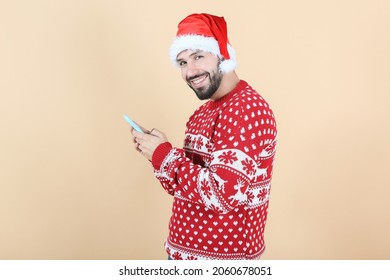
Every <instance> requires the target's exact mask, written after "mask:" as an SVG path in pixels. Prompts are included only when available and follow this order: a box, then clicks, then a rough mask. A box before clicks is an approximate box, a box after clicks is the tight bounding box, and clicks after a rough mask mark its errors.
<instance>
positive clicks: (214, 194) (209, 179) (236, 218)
mask: <svg viewBox="0 0 390 280" xmlns="http://www.w3.org/2000/svg"><path fill="white" fill-rule="evenodd" d="M276 135H277V130H276V123H275V118H274V115H273V112H272V110H271V109H270V108H269V105H268V103H267V102H266V101H265V100H264V99H263V98H262V97H261V96H260V95H259V94H258V93H257V92H256V91H255V90H254V89H253V88H252V87H250V86H249V85H248V84H247V83H246V82H245V81H242V80H241V81H240V82H239V83H238V85H237V86H236V88H235V89H234V90H233V91H232V92H230V93H228V94H227V95H225V96H224V97H222V98H221V99H219V100H216V101H212V100H210V101H208V102H206V103H205V104H203V105H202V106H201V107H200V108H198V109H197V110H196V111H195V112H194V114H193V115H192V116H191V117H190V119H189V121H188V122H187V129H186V133H185V140H184V148H183V149H179V148H173V147H172V146H171V145H170V144H169V143H165V144H162V145H160V146H159V147H158V148H157V150H156V152H157V153H156V152H155V153H156V154H160V155H163V156H162V157H161V160H160V161H159V160H156V158H157V156H156V157H155V155H153V160H152V163H153V165H154V168H155V170H154V172H155V175H156V177H157V179H158V180H159V181H160V183H161V185H162V186H163V188H164V189H165V190H166V191H167V192H168V193H169V194H171V195H173V196H174V201H173V207H172V216H171V219H170V223H169V236H168V238H167V241H166V242H165V248H166V251H167V253H168V254H169V255H170V256H171V257H172V258H173V259H175V260H179V259H222V260H223V259H256V258H259V257H260V255H261V254H262V253H263V251H264V249H265V244H264V228H265V224H266V220H267V209H268V201H269V194H270V188H271V178H272V168H273V161H274V155H275V146H276Z"/></svg>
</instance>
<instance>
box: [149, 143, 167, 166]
mask: <svg viewBox="0 0 390 280" xmlns="http://www.w3.org/2000/svg"><path fill="white" fill-rule="evenodd" d="M171 149H172V144H171V143H169V142H165V143H162V144H160V145H158V146H157V148H156V150H154V152H153V155H152V164H153V167H154V168H155V169H157V170H158V169H160V167H161V164H162V162H163V161H164V159H165V158H166V156H167V155H168V154H169V152H170V151H171Z"/></svg>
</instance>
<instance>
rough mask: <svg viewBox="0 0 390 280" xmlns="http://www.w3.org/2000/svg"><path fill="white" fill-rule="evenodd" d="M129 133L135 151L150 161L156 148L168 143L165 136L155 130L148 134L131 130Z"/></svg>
mask: <svg viewBox="0 0 390 280" xmlns="http://www.w3.org/2000/svg"><path fill="white" fill-rule="evenodd" d="M131 133H132V135H133V137H134V139H133V141H134V143H135V149H136V150H137V151H138V152H140V153H141V154H142V155H143V156H144V157H145V158H147V159H148V160H150V161H151V160H152V156H153V153H154V151H155V150H156V148H157V147H158V146H159V145H160V144H162V143H165V142H168V139H167V137H166V136H165V134H164V133H163V132H161V131H159V130H157V129H155V128H153V129H152V130H151V131H150V132H149V133H140V132H138V131H136V130H134V129H132V130H131Z"/></svg>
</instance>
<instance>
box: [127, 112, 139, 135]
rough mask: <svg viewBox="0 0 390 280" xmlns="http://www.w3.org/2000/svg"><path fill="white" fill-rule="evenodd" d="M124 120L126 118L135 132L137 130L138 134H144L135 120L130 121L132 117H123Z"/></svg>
mask: <svg viewBox="0 0 390 280" xmlns="http://www.w3.org/2000/svg"><path fill="white" fill-rule="evenodd" d="M123 118H124V119H125V121H127V122H128V123H129V124H130V125H131V126H132V127H133V128H134V129H135V130H137V131H138V132H141V133H143V131H142V129H141V128H140V127H139V126H138V125H137V124H136V123H135V122H133V120H132V119H130V117H129V116H128V115H123Z"/></svg>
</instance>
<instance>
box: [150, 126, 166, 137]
mask: <svg viewBox="0 0 390 280" xmlns="http://www.w3.org/2000/svg"><path fill="white" fill-rule="evenodd" d="M150 134H151V135H154V136H157V137H163V134H164V133H162V132H161V131H160V130H158V129H155V128H153V129H152V130H151V131H150Z"/></svg>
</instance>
